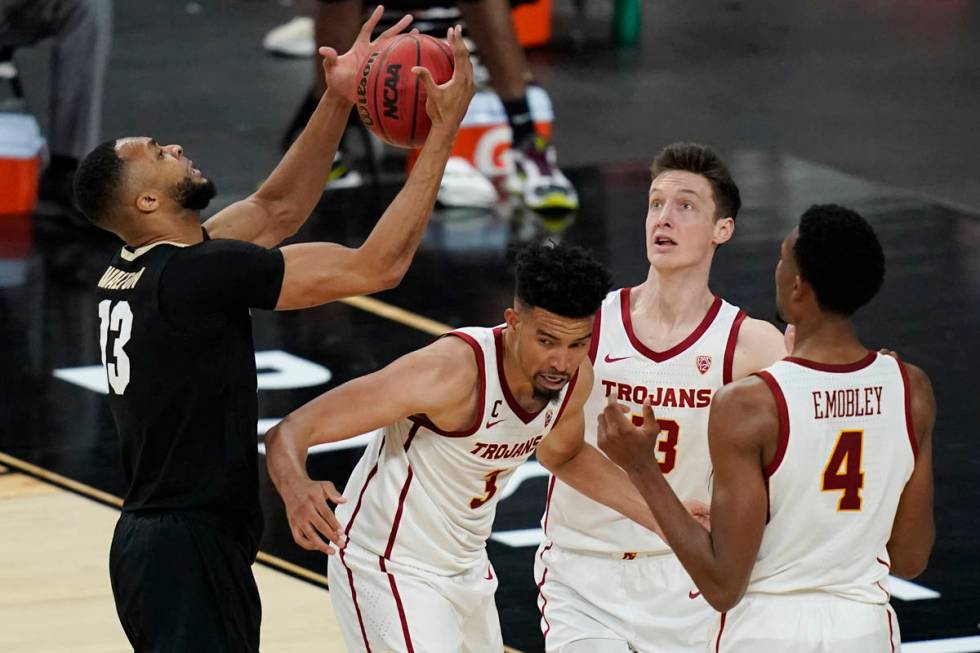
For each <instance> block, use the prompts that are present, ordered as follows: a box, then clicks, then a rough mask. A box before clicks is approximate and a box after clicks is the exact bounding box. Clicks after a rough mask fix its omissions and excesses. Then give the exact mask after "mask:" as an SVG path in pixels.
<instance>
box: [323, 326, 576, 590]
mask: <svg viewBox="0 0 980 653" xmlns="http://www.w3.org/2000/svg"><path fill="white" fill-rule="evenodd" d="M503 334H504V329H503V327H496V328H493V329H489V328H465V329H458V330H456V331H453V332H452V333H451V334H449V335H448V336H447V337H457V338H460V339H462V340H463V341H464V342H466V343H467V344H469V345H470V347H472V349H473V352H474V355H475V356H476V361H477V366H478V368H479V375H480V380H479V384H480V387H479V390H478V392H479V403H478V414H477V418H476V420H475V421H474V423H473V425H472V426H471V427H470V428H469V429H467V430H465V431H457V432H446V431H443V430H441V429H439V428H438V427H437V426H436V425H435V424H433V423H432V422H431V421H429V420H428V419H427V418H426V417H425V416H424V415H413V416H411V417H408V418H406V419H402V420H399V421H398V422H395V423H394V424H390V425H389V426H386V427H385V428H383V429H381V430H380V431H379V433H378V434H377V435H376V436H375V438H374V439H373V440H372V442H371V444H370V445H368V448H367V450H366V451H365V452H364V455H363V456H362V457H361V460H360V461H359V462H358V464H357V467H356V468H355V469H354V472H353V473H352V474H351V477H350V480H348V482H347V486H346V488H345V489H344V497H346V499H347V503H344V504H341V505H340V506H338V508H337V511H336V514H337V517H338V519H339V520H340V522H341V524H343V525H344V528H345V532H346V533H347V537H348V538H349V540H350V541H351V542H353V543H355V544H357V545H358V546H360V547H363V548H365V549H367V550H369V551H371V552H372V553H375V554H377V555H379V556H383V557H384V558H385V559H388V560H394V561H396V562H399V563H403V564H407V565H412V566H414V567H418V568H420V569H423V570H425V571H429V572H431V573H435V574H439V575H443V576H451V575H456V574H460V573H463V572H465V571H468V570H471V569H472V568H473V567H474V566H477V565H481V564H485V560H486V553H485V546H486V541H487V538H489V537H490V532H491V528H492V526H493V518H494V515H495V514H496V507H497V502H498V501H500V498H501V493H502V492H503V490H504V486H505V485H506V484H507V481H508V479H510V477H511V475H512V474H513V472H514V470H515V469H517V467H518V466H520V465H521V464H522V463H523V462H525V461H526V460H527V459H528V458H529V457H530V456H531V454H532V453H534V450H535V449H536V448H537V446H538V444H539V443H540V442H541V441H542V440H543V439H544V438H545V437H546V436H547V435H548V433H549V432H550V431H551V429H552V428H553V427H554V425H555V424H556V423H557V422H558V420H559V419H560V418H561V414H562V411H563V410H564V408H565V405H566V403H567V400H568V398H569V397H570V396H571V393H572V390H573V389H574V387H575V382H576V380H577V375H575V376H573V377H572V379H571V380H570V381H569V383H568V384H567V385H566V386H565V387H564V388H563V389H562V391H561V392H560V393H559V394H558V396H557V397H556V398H554V399H553V400H552V401H550V402H549V403H548V404H547V405H545V406H544V407H543V408H542V409H541V410H540V411H538V412H536V413H529V412H527V411H526V410H524V409H523V408H522V407H521V406H520V404H518V403H517V401H516V399H515V398H514V397H513V395H512V394H511V392H510V388H509V387H508V386H507V382H506V380H505V379H504V371H503V357H504V338H503Z"/></svg>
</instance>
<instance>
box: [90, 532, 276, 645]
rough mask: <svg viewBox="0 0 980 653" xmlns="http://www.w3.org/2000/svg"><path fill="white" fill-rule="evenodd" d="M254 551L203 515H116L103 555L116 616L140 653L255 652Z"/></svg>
mask: <svg viewBox="0 0 980 653" xmlns="http://www.w3.org/2000/svg"><path fill="white" fill-rule="evenodd" d="M255 554H256V548H255V544H254V542H253V541H252V538H251V537H249V536H248V535H247V532H246V531H245V530H244V529H240V528H237V527H235V526H234V525H233V523H230V522H229V523H224V522H223V520H222V519H220V518H217V517H214V516H212V515H211V514H210V513H199V512H158V513H150V514H143V513H123V514H122V516H121V517H120V518H119V521H118V522H117V523H116V530H115V532H114V533H113V536H112V548H111V550H110V551H109V578H110V580H111V582H112V595H113V597H114V598H115V600H116V612H117V613H118V614H119V620H120V621H121V622H122V626H123V630H125V631H126V636H127V637H128V638H129V642H130V644H132V646H133V648H134V649H135V650H136V651H138V652H139V653H143V652H144V651H153V652H157V651H161V652H162V651H174V652H177V651H214V652H218V651H228V652H234V653H238V652H239V651H258V650H259V624H260V622H261V620H262V606H261V604H260V603H259V592H258V588H257V587H256V585H255V577H254V576H253V575H252V562H253V561H254V560H255Z"/></svg>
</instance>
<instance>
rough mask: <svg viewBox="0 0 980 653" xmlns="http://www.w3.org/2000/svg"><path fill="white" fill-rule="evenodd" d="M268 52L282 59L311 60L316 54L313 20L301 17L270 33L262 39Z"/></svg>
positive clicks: (263, 45)
mask: <svg viewBox="0 0 980 653" xmlns="http://www.w3.org/2000/svg"><path fill="white" fill-rule="evenodd" d="M262 47H263V48H265V50H266V52H269V53H271V54H275V55H279V56H280V57H297V58H304V59H307V58H310V57H312V56H313V55H314V54H316V41H315V38H314V36H313V19H312V18H310V17H308V16H299V17H297V18H294V19H292V20H291V21H289V22H288V23H285V24H283V25H280V26H279V27H276V28H274V29H272V30H270V31H269V33H268V34H266V35H265V38H263V39H262Z"/></svg>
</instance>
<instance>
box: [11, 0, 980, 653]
mask: <svg viewBox="0 0 980 653" xmlns="http://www.w3.org/2000/svg"><path fill="white" fill-rule="evenodd" d="M606 4H607V3H604V2H594V3H586V5H587V18H586V22H585V23H584V24H582V25H578V26H575V25H572V19H573V16H574V12H573V11H572V9H571V3H568V2H565V3H563V2H557V3H556V24H555V28H556V42H555V43H554V44H553V45H551V46H549V47H547V48H545V49H543V50H541V51H538V52H535V53H533V56H532V63H533V66H534V70H535V74H536V76H537V77H538V79H539V81H541V83H542V84H543V86H545V87H546V88H547V89H548V91H549V92H550V94H551V97H552V102H553V104H554V105H555V110H556V113H557V116H558V118H557V121H556V124H555V127H556V132H557V135H556V142H557V143H558V147H559V155H560V157H561V160H562V161H564V162H565V163H566V166H567V172H568V175H569V177H570V178H571V179H572V180H573V181H574V182H575V184H576V186H577V188H578V189H579V193H580V196H581V200H582V206H581V208H580V210H579V211H578V212H577V213H576V214H575V215H572V216H566V217H564V218H558V219H554V218H553V219H545V218H542V217H540V216H536V215H534V214H531V213H528V212H526V211H524V210H522V209H520V208H519V207H514V206H512V205H501V206H500V207H498V208H497V209H496V210H494V211H466V210H439V211H437V212H436V213H435V214H434V216H433V218H432V224H431V226H430V227H429V230H428V233H427V234H426V238H425V240H424V242H423V244H422V246H421V248H420V250H419V253H418V255H417V256H416V259H415V262H414V263H413V265H412V268H411V269H410V271H409V273H408V276H407V277H406V279H405V280H404V282H403V283H402V284H401V285H400V286H399V287H398V288H396V289H394V290H391V291H388V292H385V293H382V294H380V295H378V296H376V297H373V298H367V299H365V298H356V299H353V300H350V301H347V302H342V303H336V304H333V305H329V306H325V307H321V308H317V309H311V310H306V311H299V312H294V313H285V314H276V313H269V312H262V311H256V312H255V315H254V320H253V323H254V330H255V345H256V360H257V366H258V368H259V372H258V385H259V416H260V422H259V424H258V425H257V428H256V447H257V448H258V450H259V452H260V454H261V453H262V451H263V443H262V434H263V432H264V431H265V430H266V429H267V428H268V427H269V426H271V425H272V424H274V423H275V421H276V420H277V419H278V418H281V417H282V416H283V415H285V414H286V413H288V412H289V411H290V410H292V409H294V408H295V407H297V406H299V405H300V404H302V403H303V402H305V401H307V400H309V399H311V398H313V397H314V396H316V395H318V394H320V393H321V392H323V391H325V390H327V389H329V388H332V387H336V385H338V384H340V383H343V382H344V381H346V380H349V379H351V378H354V377H357V376H360V375H362V374H365V373H367V372H370V371H373V370H375V369H378V368H379V367H381V366H383V365H385V364H387V363H388V362H390V361H391V360H393V359H394V358H396V357H397V356H399V355H401V354H403V353H405V352H407V351H410V350H412V349H415V348H418V347H420V346H423V345H425V344H426V343H428V342H430V341H431V339H432V338H433V337H434V336H436V335H438V334H439V333H442V332H444V331H445V330H447V329H449V328H451V327H453V326H458V325H492V324H495V323H497V322H499V321H500V320H501V319H502V312H503V310H504V308H505V307H506V306H507V305H508V303H509V302H510V301H511V299H512V278H511V268H510V265H509V260H510V258H509V252H510V250H511V248H513V247H514V246H518V245H520V244H522V243H524V242H528V241H531V240H535V239H541V238H552V239H555V240H562V241H565V242H569V243H574V244H579V245H584V246H587V247H590V248H592V249H593V250H595V251H596V252H597V253H598V255H599V256H600V257H601V258H602V259H603V260H604V261H605V262H606V263H607V264H608V265H609V266H610V268H611V269H612V271H613V275H614V279H615V282H616V284H618V285H621V286H622V285H633V284H636V283H639V282H641V281H642V280H643V278H644V276H645V274H646V269H647V264H646V260H645V254H644V246H643V216H644V213H645V205H646V189H647V186H648V183H649V177H648V172H647V166H648V165H649V161H650V159H652V157H653V155H654V154H655V153H656V151H657V150H658V149H659V148H660V147H662V146H663V145H665V144H666V143H669V142H671V141H675V140H682V139H686V140H698V141H701V142H706V143H708V144H711V145H713V146H715V147H716V148H717V149H718V150H719V151H720V152H721V153H722V155H723V157H724V158H726V160H727V161H728V162H729V163H730V165H731V167H732V170H733V173H734V176H735V178H736V180H737V181H738V183H739V185H740V187H741V190H742V196H743V199H744V201H745V204H744V208H743V211H742V213H741V214H740V216H739V218H738V222H737V227H736V235H735V238H734V239H733V241H732V242H731V243H730V244H729V245H726V246H725V247H724V248H723V249H722V250H721V251H719V252H718V254H717V256H716V259H715V266H714V269H713V271H712V289H713V291H714V292H715V293H716V294H718V295H721V296H723V297H725V298H726V299H728V300H729V301H732V302H733V303H736V304H739V305H741V306H743V307H744V308H745V309H746V310H747V311H748V312H749V313H750V314H751V315H753V316H755V317H761V318H767V319H770V318H772V316H773V313H774V304H773V281H772V277H773V269H774V266H775V263H776V260H777V259H778V243H779V241H780V240H781V239H782V237H783V236H784V235H785V233H786V232H788V231H789V229H791V228H792V226H793V225H794V224H795V222H796V219H797V217H798V215H799V214H800V212H801V211H802V210H803V209H805V208H806V207H807V206H808V205H809V204H811V203H814V202H827V201H834V202H839V203H843V204H847V205H850V206H852V207H854V208H856V209H858V210H859V211H861V212H862V213H863V214H864V215H865V216H866V217H868V219H869V220H870V221H871V222H872V224H873V225H874V226H875V228H876V229H877V231H878V233H879V237H880V238H881V240H882V242H883V245H884V247H885V252H886V256H887V261H888V273H887V278H886V282H885V286H884V289H883V290H882V292H881V294H880V296H879V297H878V298H876V299H875V300H874V301H873V302H872V303H871V305H869V306H868V307H867V308H866V309H865V310H864V311H863V313H862V314H861V315H860V317H859V319H858V325H859V328H860V333H861V335H862V338H863V339H864V341H865V343H866V344H867V345H868V346H869V347H879V346H886V347H889V348H893V349H895V350H897V351H898V352H899V353H900V354H901V355H902V356H903V357H905V358H907V359H908V360H910V361H912V362H915V363H916V364H918V365H920V366H922V367H923V368H924V369H925V370H926V371H927V372H928V373H929V374H930V375H931V377H932V380H933V384H934V386H935V390H936V396H937V402H938V407H939V417H938V422H937V426H936V445H935V449H936V452H935V458H936V470H935V471H936V522H937V533H938V535H937V542H936V547H935V550H934V552H933V556H932V559H931V562H930V565H929V568H928V569H927V571H926V572H925V573H924V574H923V575H922V576H921V577H920V578H917V579H915V581H914V582H911V583H907V582H894V581H893V584H892V592H893V605H894V606H895V609H896V611H897V612H898V615H899V620H900V623H901V627H902V633H903V639H904V641H905V642H907V644H906V645H905V646H904V648H903V650H905V651H911V652H912V653H924V652H932V653H953V652H957V651H980V556H978V543H980V530H978V527H977V524H978V523H980V489H978V487H980V486H978V484H977V483H976V482H975V479H976V477H977V469H978V460H980V457H978V449H977V446H978V445H977V442H978V441H980V410H978V402H977V400H976V395H977V384H976V382H975V381H973V380H972V379H973V374H974V372H975V369H976V367H977V365H978V364H980V351H978V346H977V334H978V333H980V256H978V254H977V252H978V250H980V176H978V170H980V156H978V154H977V152H978V151H980V135H978V130H976V128H975V118H976V116H977V115H980V84H978V83H977V82H978V81H980V68H978V66H977V63H976V62H978V61H980V42H978V40H977V39H976V38H975V36H976V34H977V33H980V6H978V4H977V3H973V2H966V1H955V2H954V1H950V2H944V3H930V2H900V3H873V2H867V3H853V2H842V1H841V2H838V1H836V0H832V1H830V2H827V3H806V2H776V1H775V0H774V1H773V2H759V3H739V2H730V1H729V2H721V1H719V2H715V1H709V2H705V3H697V5H698V6H699V7H700V8H698V9H697V12H698V13H697V15H692V12H694V11H695V9H694V8H693V7H692V4H694V3H687V2H683V1H682V0H673V1H664V2H661V1H659V0H658V1H657V2H648V3H645V4H644V11H645V14H644V35H643V43H642V45H641V47H640V48H639V49H636V50H616V49H615V48H614V47H613V46H612V45H611V44H610V43H609V40H608V38H607V34H608V22H609V7H607V6H605V5H606ZM816 4H819V5H820V7H819V8H817V7H814V6H811V5H816ZM191 5H194V7H193V8H191ZM189 8H190V11H189V10H188V9H189ZM295 11H296V9H295V8H294V7H290V6H287V3H275V2H271V1H264V0H263V1H259V0H249V1H247V2H231V1H230V0H222V1H214V2H207V1H200V2H197V3H189V4H185V3H169V2H164V1H163V0H154V1H150V0H146V1H145V2H140V3H117V6H116V30H115V34H116V41H115V44H114V51H113V55H112V61H111V65H110V70H109V80H108V83H109V89H108V92H107V105H106V110H105V113H106V118H105V125H104V132H105V135H106V137H110V136H118V135H124V134H146V135H151V136H154V137H156V138H157V139H158V140H160V141H161V142H178V143H181V144H182V145H183V146H184V147H185V149H186V150H187V152H188V155H189V156H191V157H192V158H194V160H195V162H196V165H200V167H201V168H202V169H203V170H204V171H205V172H206V173H207V174H209V175H211V176H212V177H214V179H215V181H216V183H217V185H218V188H219V192H220V193H221V194H220V195H219V197H218V198H217V201H216V204H217V205H219V206H220V205H223V204H226V203H228V202H230V201H233V200H234V199H237V198H238V197H240V196H242V195H243V194H245V193H247V192H249V190H250V189H251V188H254V186H255V184H256V183H257V182H258V181H259V180H260V179H261V178H262V176H263V175H264V174H265V173H267V171H268V170H269V169H270V167H271V166H272V165H274V163H275V161H276V157H277V149H276V143H277V141H278V137H279V132H280V131H281V129H282V127H284V126H285V124H286V123H287V122H288V120H289V118H290V117H291V111H292V110H293V109H294V102H295V103H298V102H299V99H300V97H301V96H302V94H303V91H304V86H305V84H307V83H308V75H309V72H308V65H309V64H308V63H307V62H305V61H286V60H276V59H271V58H269V57H267V56H265V55H264V54H263V53H262V51H261V48H260V45H259V43H260V40H261V36H262V34H263V33H264V32H265V31H266V30H267V29H269V28H271V27H272V26H274V25H276V24H278V23H280V22H283V21H285V20H287V19H289V18H290V17H291V16H292V15H293V14H294V13H295ZM583 25H584V26H583ZM573 28H577V29H578V30H579V32H580V34H579V37H578V38H579V40H578V41H574V40H573V38H572V36H571V33H572V31H573ZM228 35H233V38H231V37H228ZM44 56H45V53H44V51H43V49H41V50H39V51H38V52H32V53H26V54H25V55H24V56H23V58H22V59H21V60H20V63H21V68H22V73H23V74H25V75H26V76H28V78H29V76H30V75H37V76H38V77H39V78H43V75H44V66H45V59H44ZM29 90H30V89H29ZM32 92H33V93H35V96H34V97H33V98H32V102H33V103H34V105H35V106H38V107H42V106H43V102H42V100H43V89H41V90H35V91H32ZM399 166H400V163H399V162H398V161H397V160H389V161H388V162H387V164H386V173H385V175H384V176H383V178H382V179H381V180H380V183H379V185H378V186H377V187H370V186H369V187H366V188H361V189H350V190H343V191H330V192H328V193H326V194H325V195H324V198H323V201H322V202H321V205H320V207H319V209H318V211H317V213H316V214H315V215H314V216H313V217H312V218H311V219H310V220H309V222H308V223H307V225H306V226H305V227H304V228H303V230H302V231H301V232H300V233H299V234H298V235H297V237H296V240H299V241H303V240H311V239H316V240H334V241H337V242H342V243H345V244H357V243H358V242H360V241H361V240H362V239H363V237H364V236H365V235H366V234H367V233H368V231H369V230H370V228H371V226H372V225H373V224H374V221H375V220H376V218H377V216H378V215H379V214H380V212H381V211H382V210H383V209H384V207H385V206H386V204H387V202H388V201H389V200H390V198H392V197H393V196H394V194H395V193H396V192H397V190H398V187H399V183H400V181H399V176H398V174H397V171H398V169H399ZM117 246H118V243H116V242H114V241H113V239H112V238H111V237H103V236H100V235H97V234H95V235H93V234H91V233H86V232H83V231H80V230H78V229H76V228H72V227H71V226H69V225H66V224H64V223H62V222H60V221H57V220H51V219H32V218H23V219H16V218H10V219H7V218H0V651H25V652H26V651H31V652H36V651H123V650H127V643H126V641H125V637H124V636H123V634H122V631H121V628H120V627H119V626H118V623H117V621H116V617H115V613H114V609H113V606H112V600H111V595H110V592H109V588H108V578H107V576H108V574H107V571H106V566H107V557H108V544H109V539H110V537H111V529H112V527H113V524H114V522H115V519H116V515H117V514H118V513H117V507H118V504H119V499H118V497H120V496H122V494H123V492H124V485H123V480H122V475H121V471H120V466H119V459H118V455H117V452H116V446H115V433H114V428H113V424H112V419H111V416H110V414H109V411H108V406H107V404H106V401H105V397H104V392H105V389H104V386H105V381H104V375H103V372H102V371H101V367H100V365H99V360H100V355H99V351H98V334H97V324H98V322H97V315H96V302H95V299H94V297H95V293H94V288H95V282H96V280H97V279H98V277H99V276H100V275H101V273H102V271H103V270H104V267H105V264H106V262H107V261H108V259H109V257H110V256H111V254H112V252H113V250H114V248H116V247H117ZM362 449H363V439H354V440H351V441H348V442H344V443H338V444H336V445H332V446H330V447H322V448H318V449H316V450H315V451H313V452H311V456H310V469H311V473H312V474H313V475H314V476H315V477H316V478H322V479H330V480H333V481H334V482H335V483H337V484H338V486H341V485H342V484H343V483H344V482H345V481H346V479H347V475H348V474H349V473H350V471H351V470H352V468H353V466H354V464H355V463H356V461H357V459H358V457H359V456H360V453H361V451H362ZM262 474H263V476H262V478H261V488H262V501H263V507H264V510H265V513H266V531H265V535H264V539H263V541H262V545H261V548H262V554H261V555H260V560H259V564H257V565H256V567H255V571H256V577H257V579H258V582H259V586H260V590H261V592H262V596H263V604H264V620H263V628H264V632H263V650H267V651H272V652H276V651H309V650H317V651H335V650H336V651H339V650H343V644H342V642H341V641H340V640H339V636H338V634H337V630H336V624H335V622H334V619H333V614H332V611H331V608H330V595H329V579H327V578H326V560H325V558H324V557H323V556H322V555H320V554H313V553H309V552H305V551H302V550H300V549H299V548H298V547H297V546H296V545H295V544H294V543H293V542H292V539H291V536H290V534H289V531H288V528H287V525H286V522H285V519H284V516H283V513H282V504H281V502H280V500H279V498H278V497H277V495H276V493H275V491H274V489H273V488H272V486H271V484H270V483H269V481H268V478H267V477H266V476H265V475H264V470H263V471H262ZM546 485H547V476H546V473H545V472H544V471H543V469H542V468H541V467H540V466H538V465H537V463H535V462H534V461H533V460H532V461H531V462H529V463H527V464H525V465H524V466H523V467H522V468H521V469H520V470H519V471H518V473H517V474H516V475H515V477H514V478H513V479H512V481H511V483H510V485H509V486H508V487H507V489H506V491H505V492H504V494H503V500H502V502H501V503H500V506H499V509H498V514H497V519H496V522H495V525H494V533H493V537H492V538H491V541H490V542H489V544H488V550H489V554H490V557H491V560H492V562H493V564H494V568H495V570H496V572H497V575H498V577H499V579H500V589H499V591H498V594H497V605H498V609H499V613H500V618H501V622H502V626H503V632H504V640H505V642H506V643H507V644H508V645H509V646H510V647H513V648H514V649H516V650H520V651H540V650H542V639H541V635H540V630H539V628H538V620H539V614H538V610H537V607H536V603H535V598H536V588H535V583H534V580H533V579H532V574H531V569H532V556H533V552H534V548H535V546H536V545H537V542H538V541H539V538H540V531H539V525H538V523H539V520H540V516H541V513H542V510H543V507H544V499H545V489H546Z"/></svg>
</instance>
